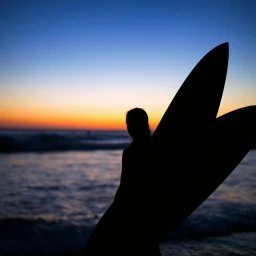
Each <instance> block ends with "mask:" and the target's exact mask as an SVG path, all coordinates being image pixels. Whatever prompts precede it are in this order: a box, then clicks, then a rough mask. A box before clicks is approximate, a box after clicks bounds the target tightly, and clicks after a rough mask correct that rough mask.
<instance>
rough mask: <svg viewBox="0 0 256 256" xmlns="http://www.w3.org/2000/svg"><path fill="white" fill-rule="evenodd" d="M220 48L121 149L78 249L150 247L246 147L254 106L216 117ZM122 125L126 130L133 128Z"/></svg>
mask: <svg viewBox="0 0 256 256" xmlns="http://www.w3.org/2000/svg"><path fill="white" fill-rule="evenodd" d="M228 51H229V49H228V43H224V44H222V45H219V46H218V47H216V48H214V49H213V50H211V51H210V52H209V53H208V54H207V55H205V56H204V58H203V59H202V60H201V61H200V62H199V63H198V64H197V65H196V67H195V68H194V69H193V70H192V72H191V73H190V74H189V76H188V77H187V79H186V80H185V81H184V83H183V85H182V86H181V88H180V89H179V91H178V92H177V94H176V95H175V97H174V99H173V100H172V102H171V104H170V105H169V107H168V108H167V110H166V112H165V114H164V116H163V117H162V119H161V121H160V123H159V125H158V127H157V129H156V131H155V132H154V134H153V135H152V137H151V139H146V137H148V138H149V136H145V140H144V142H143V143H137V142H135V141H134V143H132V145H131V146H130V147H128V148H127V149H126V150H125V151H124V155H123V163H124V165H123V171H122V181H121V185H120V187H119V189H118V191H117V193H116V197H115V200H114V202H113V204H112V205H111V206H110V207H109V209H108V210H107V211H106V213H105V214H104V215H103V217H102V218H101V220H100V221H99V223H98V224H97V225H96V227H95V229H94V231H93V232H92V234H91V236H90V237H89V239H88V240H87V241H86V243H85V245H84V247H83V249H82V253H83V254H84V255H88V256H91V255H116V256H117V255H119V256H121V255H122V256H124V255H127V256H128V255H141V256H142V255H145V254H146V253H151V252H152V253H155V255H157V253H160V252H159V250H158V246H157V244H158V242H160V241H161V240H162V239H163V238H165V237H166V235H168V234H169V233H170V232H171V231H172V230H173V229H174V228H176V227H177V226H178V225H179V224H180V223H181V222H182V221H184V220H185V219H186V218H187V217H188V216H189V215H190V214H191V213H192V212H193V211H194V210H196V209H197V208H198V207H199V206H200V205H201V204H202V203H203V202H204V201H205V200H206V199H207V198H208V197H209V196H210V195H211V194H212V193H213V192H214V190H216V188H217V187H218V186H219V185H220V184H221V183H222V182H223V181H224V180H225V179H226V178H227V177H228V175H229V174H230V173H231V172H232V171H233V170H234V169H235V167H236V166H237V165H238V164H239V163H240V162H241V160H242V159H243V158H244V156H245V155H246V154H247V153H248V151H249V150H250V149H251V148H252V147H253V145H254V143H255V141H256V133H255V130H256V122H255V120H256V118H255V117H256V106H250V107H245V108H241V109H238V110H235V111H232V112H230V113H228V114H225V115H223V116H220V117H218V118H216V116H217V113H218V110H219V105H220V101H221V97H222V93H223V89H224V85H225V79H226V73H227V66H228ZM142 119H143V118H142V117H141V118H140V119H138V120H136V122H138V123H140V122H142ZM136 122H135V123H136ZM127 128H128V131H129V132H130V134H131V135H132V136H133V137H134V134H136V132H135V131H136V129H134V127H133V126H131V127H129V126H128V127H127ZM139 134H142V133H140V132H139ZM145 134H146V133H145ZM138 137H140V136H138ZM187 145H190V150H188V147H187ZM131 152H132V153H131ZM135 155H136V157H135ZM137 156H138V157H137ZM127 158H128V161H126V159H127ZM134 159H139V160H138V161H137V160H134ZM129 165H130V166H129ZM135 166H136V167H135ZM126 168H127V169H126ZM127 173H129V174H128V175H127ZM133 177H134V178H133ZM126 184H127V185H126ZM155 248H156V249H155ZM148 255H150V254H148ZM153 255H154V254H153Z"/></svg>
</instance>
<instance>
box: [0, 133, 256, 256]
mask: <svg viewBox="0 0 256 256" xmlns="http://www.w3.org/2000/svg"><path fill="white" fill-rule="evenodd" d="M1 140H2V141H1ZM0 141H1V142H2V144H1V145H5V149H6V150H5V151H4V150H3V149H4V147H3V146H2V148H1V154H0V175H1V180H0V195H1V199H0V209H1V210H0V254H1V255H8V254H9V253H16V254H19V253H25V254H26V253H34V254H35V253H37V252H41V253H45V254H50V253H63V252H69V253H76V252H79V250H80V249H81V248H82V246H83V244H84V242H85V241H86V239H87V237H88V236H89V235H90V233H91V231H92V230H93V228H94V227H95V225H96V223H97V222H98V221H99V219H100V217H101V216H102V215H103V214H104V212H105V211H106V209H107V208H108V206H109V205H110V204H111V202H112V201H113V198H114V195H115V192H116V189H117V188H118V185H119V181H120V174H121V158H122V149H123V148H124V147H125V146H126V145H128V143H129V142H130V139H129V136H128V134H127V132H119V131H92V132H91V133H89V134H88V133H86V132H84V131H66V132H63V131H48V132H43V131H8V132H6V131H5V132H2V133H0ZM4 143H5V144H4ZM7 146H8V147H7ZM7 149H8V150H7ZM187 150H188V151H189V150H191V149H190V148H189V147H188V149H187ZM184 157H185V156H184ZM209 164H210V163H209ZM205 171H207V166H206V170H205ZM255 184H256V151H255V150H251V151H250V152H249V153H248V154H247V156H246V157H245V158H244V159H243V161H242V162H241V163H240V164H239V166H237V168H236V169H235V170H234V171H233V172H232V173H231V175H230V176H229V177H228V178H227V179H226V180H225V181H224V182H223V184H221V186H220V187H219V188H218V189H217V190H216V191H215V192H214V193H213V194H212V195H211V196H210V197H209V198H208V199H207V200H206V201H205V202H204V203H203V204H202V205H201V206H200V207H199V208H198V209H197V210H196V211H195V212H194V213H193V214H192V215H191V216H190V217H189V218H188V219H187V220H186V221H185V222H184V223H182V224H181V226H180V227H179V228H178V229H177V230H174V231H173V232H172V233H170V235H169V236H168V237H167V238H166V240H165V241H163V242H162V243H161V249H162V252H163V255H166V256H167V255H213V256H217V255H227V256H231V255H248V256H249V255H256V243H255V241H256V185H255ZM184 203H186V202H184ZM134 232H136V228H135V230H134Z"/></svg>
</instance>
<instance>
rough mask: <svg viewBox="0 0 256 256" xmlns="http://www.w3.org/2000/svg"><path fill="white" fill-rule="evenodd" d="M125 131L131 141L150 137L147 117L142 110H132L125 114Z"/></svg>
mask: <svg viewBox="0 0 256 256" xmlns="http://www.w3.org/2000/svg"><path fill="white" fill-rule="evenodd" d="M126 124H127V130H128V132H129V134H130V136H131V137H132V138H133V140H137V139H144V138H148V137H150V135H151V132H150V128H149V124H148V115H147V113H146V111H145V110H143V109H142V108H133V109H131V110H129V111H128V112H127V113H126Z"/></svg>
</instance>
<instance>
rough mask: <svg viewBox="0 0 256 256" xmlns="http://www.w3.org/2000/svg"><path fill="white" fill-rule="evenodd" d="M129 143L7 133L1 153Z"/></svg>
mask: <svg viewBox="0 0 256 256" xmlns="http://www.w3.org/2000/svg"><path fill="white" fill-rule="evenodd" d="M129 143H130V139H129V137H128V136H127V134H126V133H124V132H112V133H111V132H101V133H99V132H98V133H97V132H96V133H95V134H89V135H88V134H86V133H82V132H80V133H78V132H66V133H63V132H62V133H61V132H24V133H5V134H0V153H19V152H56V151H92V150H123V149H124V148H125V147H127V146H128V144H129ZM252 149H256V145H255V146H254V147H253V148H252Z"/></svg>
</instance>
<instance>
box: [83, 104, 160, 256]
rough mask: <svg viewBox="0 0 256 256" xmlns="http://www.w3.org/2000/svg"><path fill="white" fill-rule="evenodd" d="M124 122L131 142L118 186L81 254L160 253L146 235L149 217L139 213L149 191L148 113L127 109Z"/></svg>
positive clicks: (157, 255) (125, 255)
mask: <svg viewBox="0 0 256 256" xmlns="http://www.w3.org/2000/svg"><path fill="white" fill-rule="evenodd" d="M126 125H127V130H128V133H129V134H130V136H131V138H132V143H131V144H130V145H129V146H128V147H127V148H125V149H124V151H123V156H122V173H121V179H120V185H119V187H118V189H117V192H116V194H115V198H114V201H113V203H112V204H111V205H110V207H109V208H108V210H107V211H106V212H105V214H104V215H103V217H102V218H101V219H100V221H99V223H98V224H97V226H96V227H95V229H94V231H93V232H92V234H91V235H90V237H89V238H88V240H87V241H86V243H85V245H84V247H83V249H82V254H83V255H112V256H121V255H122V256H128V255H129V256H130V255H133V256H144V255H146V256H161V252H160V249H159V245H158V243H157V242H155V241H152V239H150V238H149V237H151V236H150V235H149V236H148V237H145V234H148V233H150V227H151V226H150V223H149V222H150V218H146V216H143V215H142V212H146V211H145V209H147V207H148V205H149V204H148V203H145V202H146V200H147V198H150V197H149V196H148V195H147V196H145V195H143V193H144V191H147V192H149V191H150V190H147V189H145V186H146V184H148V183H147V182H145V180H146V179H147V180H148V179H149V178H148V177H149V175H150V174H149V173H148V171H149V170H150V168H149V164H150V163H149V159H150V151H149V148H150V139H151V134H150V129H149V124H148V115H147V113H146V112H145V111H144V110H143V109H141V108H134V109H131V110H129V111H128V112H127V114H126ZM146 171H147V172H146ZM144 219H145V221H144ZM148 220H149V221H148ZM145 230H147V231H146V232H145ZM143 234H144V236H143ZM128 244H129V246H128ZM148 244H150V246H148ZM99 245H100V246H99Z"/></svg>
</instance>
